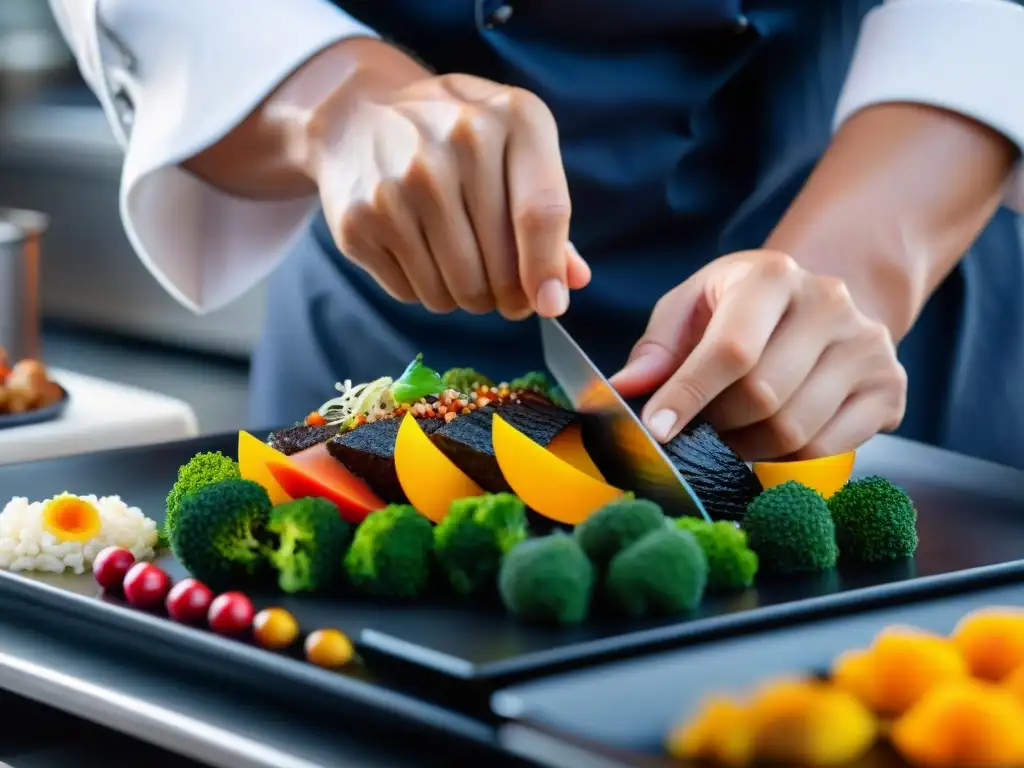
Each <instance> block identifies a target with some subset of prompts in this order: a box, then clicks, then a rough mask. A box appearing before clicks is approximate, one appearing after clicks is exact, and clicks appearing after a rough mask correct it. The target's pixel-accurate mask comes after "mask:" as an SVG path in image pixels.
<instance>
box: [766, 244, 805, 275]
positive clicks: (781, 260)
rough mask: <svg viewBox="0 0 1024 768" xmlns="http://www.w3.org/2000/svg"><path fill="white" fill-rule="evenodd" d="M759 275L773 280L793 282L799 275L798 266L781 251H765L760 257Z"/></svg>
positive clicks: (790, 257)
mask: <svg viewBox="0 0 1024 768" xmlns="http://www.w3.org/2000/svg"><path fill="white" fill-rule="evenodd" d="M760 270H761V274H762V275H764V276H765V277H767V278H770V279H773V280H794V279H796V277H797V276H798V275H799V274H800V265H799V264H797V263H796V261H795V260H794V259H793V257H792V256H790V255H789V254H788V253H783V252H782V251H765V252H764V253H763V254H762V257H761V264H760Z"/></svg>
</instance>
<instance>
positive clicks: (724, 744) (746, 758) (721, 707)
mask: <svg viewBox="0 0 1024 768" xmlns="http://www.w3.org/2000/svg"><path fill="white" fill-rule="evenodd" d="M666 746H667V748H668V752H669V754H670V755H672V756H673V757H676V758H679V759H680V760H705V761H707V762H709V763H713V764H715V765H721V766H727V768H744V767H745V766H748V765H750V764H751V763H752V762H753V760H754V732H753V729H752V727H751V720H750V712H749V711H748V709H747V707H746V706H745V705H743V704H741V703H740V702H738V701H736V700H735V699H731V698H728V697H726V696H715V697H713V698H709V699H708V700H707V701H705V702H704V704H703V705H702V706H701V708H700V710H699V711H698V712H697V714H696V716H695V717H694V718H693V719H692V720H690V721H688V722H685V723H683V724H681V725H680V726H678V727H676V728H675V729H673V730H672V732H671V733H670V734H669V737H668V742H667V744H666Z"/></svg>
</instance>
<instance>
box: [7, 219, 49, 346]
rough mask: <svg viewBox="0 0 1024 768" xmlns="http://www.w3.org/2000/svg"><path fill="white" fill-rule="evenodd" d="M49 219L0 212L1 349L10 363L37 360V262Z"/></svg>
mask: <svg viewBox="0 0 1024 768" xmlns="http://www.w3.org/2000/svg"><path fill="white" fill-rule="evenodd" d="M49 226H50V220H49V217H48V216H46V214H43V213H39V212H37V211H26V210H18V209H15V208H0V347H3V348H4V349H5V350H6V351H7V354H8V357H9V359H10V361H11V362H12V363H14V362H17V361H18V360H23V359H25V358H29V357H31V358H37V359H38V358H40V357H41V354H42V350H41V349H40V343H39V323H40V315H39V261H40V258H41V255H42V239H43V235H44V234H45V233H46V230H47V229H48V228H49Z"/></svg>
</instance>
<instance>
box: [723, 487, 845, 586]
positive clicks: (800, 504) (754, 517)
mask: <svg viewBox="0 0 1024 768" xmlns="http://www.w3.org/2000/svg"><path fill="white" fill-rule="evenodd" d="M742 526H743V530H745V531H746V533H747V543H748V544H749V546H750V548H751V549H752V550H754V551H755V552H756V553H757V555H758V557H759V558H760V561H761V567H762V568H763V569H764V570H766V571H771V572H774V573H800V572H806V571H824V570H827V569H829V568H832V567H834V566H835V564H836V559H837V558H838V557H839V548H838V547H837V546H836V527H835V525H834V524H833V522H832V515H831V514H830V513H829V510H828V504H827V503H826V502H825V499H824V497H822V495H821V494H820V493H818V492H817V491H815V490H813V489H811V488H808V487H807V486H806V485H802V484H801V483H798V482H796V481H794V480H790V481H788V482H785V483H782V484H781V485H776V486H774V487H772V488H769V489H767V490H766V491H762V492H761V493H760V494H759V495H758V497H757V498H756V499H754V500H753V501H752V502H750V504H749V505H748V506H747V513H746V515H744V517H743V522H742Z"/></svg>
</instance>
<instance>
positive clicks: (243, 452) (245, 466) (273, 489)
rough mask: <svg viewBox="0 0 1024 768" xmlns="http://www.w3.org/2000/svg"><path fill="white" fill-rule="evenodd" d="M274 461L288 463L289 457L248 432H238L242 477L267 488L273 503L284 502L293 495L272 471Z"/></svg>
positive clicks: (239, 463)
mask: <svg viewBox="0 0 1024 768" xmlns="http://www.w3.org/2000/svg"><path fill="white" fill-rule="evenodd" d="M274 462H284V463H287V462H288V457H287V456H285V455H284V454H283V453H281V452H280V451H278V450H275V449H274V448H271V447H270V446H269V445H267V444H266V443H265V442H263V441H262V440H260V439H259V438H258V437H255V436H253V435H250V434H249V433H248V432H239V433H238V470H239V473H240V474H241V475H242V478H243V479H244V480H251V481H252V482H254V483H257V484H259V485H262V486H263V487H264V488H266V490H267V494H268V495H269V496H270V502H271V503H272V504H283V503H284V502H286V501H291V500H292V497H291V496H289V495H288V494H287V493H286V492H285V490H284V488H282V487H281V484H280V483H278V482H277V480H275V479H274V475H273V474H272V473H271V472H270V468H269V466H268V465H269V464H272V463H274Z"/></svg>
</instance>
